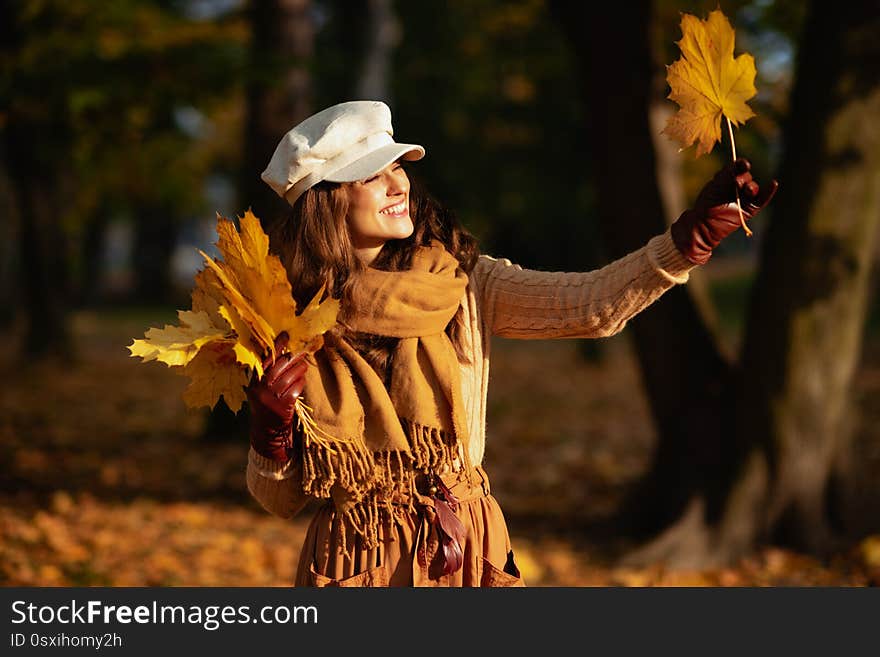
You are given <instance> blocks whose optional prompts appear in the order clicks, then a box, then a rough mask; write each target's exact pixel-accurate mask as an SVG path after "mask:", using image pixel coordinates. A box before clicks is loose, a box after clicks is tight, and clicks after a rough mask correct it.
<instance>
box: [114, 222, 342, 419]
mask: <svg viewBox="0 0 880 657" xmlns="http://www.w3.org/2000/svg"><path fill="white" fill-rule="evenodd" d="M217 234H218V235H219V236H220V238H219V240H218V242H217V248H218V249H219V250H220V252H221V254H222V255H223V260H219V259H214V258H211V257H210V256H208V255H207V254H206V253H204V252H203V251H201V250H200V251H199V253H201V254H202V256H203V257H204V258H205V262H206V267H205V269H203V270H202V271H200V272H199V273H198V274H197V275H196V285H195V289H194V290H193V291H192V309H191V310H189V311H183V310H181V311H178V318H179V319H180V324H179V326H169V325H166V326H165V328H163V329H158V328H152V329H150V330H148V331H147V332H146V334H145V338H144V339H142V340H134V342H132V344H131V345H130V346H129V351H130V352H131V355H132V356H140V357H141V358H143V360H144V362H147V361H150V360H157V361H159V362H161V363H165V364H166V365H168V366H169V367H171V368H176V369H177V371H179V372H180V373H182V374H184V375H186V376H188V377H189V378H190V379H191V384H190V386H189V387H188V388H187V389H186V392H185V393H184V395H183V398H184V401H185V402H186V403H187V405H188V406H190V407H192V408H196V407H199V406H208V407H212V406H214V404H216V403H217V401H218V400H219V398H220V397H221V396H222V397H223V399H224V401H225V402H226V405H227V406H229V408H230V410H232V411H233V412H235V411H238V409H239V408H241V405H242V403H243V402H244V400H245V394H244V386H245V385H247V382H248V381H249V379H250V377H251V375H252V374H256V376H257V377H261V376H262V375H263V365H262V360H263V358H264V357H266V356H267V355H269V356H271V357H272V358H274V357H275V355H276V354H275V339H276V338H277V337H278V335H279V334H281V333H282V332H285V333H287V336H288V342H287V346H286V349H288V350H290V351H292V352H294V353H299V352H303V351H305V352H309V353H313V352H315V351H317V350H318V349H320V348H321V346H322V345H323V338H322V335H323V333H324V332H325V331H327V330H328V329H330V328H332V327H333V325H334V324H335V323H336V315H337V313H338V312H339V302H338V301H336V300H334V299H327V300H325V301H323V302H322V301H321V297H322V296H323V293H324V290H323V289H322V290H319V291H318V293H317V294H316V295H315V297H314V299H313V300H312V301H311V303H309V304H308V305H307V306H306V307H305V308H304V309H303V311H302V312H301V313H298V312H297V307H296V301H295V300H294V298H293V291H292V289H291V287H290V282H289V281H288V279H287V273H286V271H285V269H284V266H283V265H282V264H281V261H280V260H279V259H278V256H276V255H274V254H270V253H269V238H268V237H267V236H266V234H265V233H264V232H263V229H262V227H261V225H260V221H259V219H257V217H255V216H254V214H253V213H252V212H250V211H248V212H246V213H245V215H244V216H243V217H242V218H241V231H240V232H239V230H238V229H236V227H235V224H234V223H233V222H232V221H230V220H228V219H224V218H223V217H220V216H218V219H217Z"/></svg>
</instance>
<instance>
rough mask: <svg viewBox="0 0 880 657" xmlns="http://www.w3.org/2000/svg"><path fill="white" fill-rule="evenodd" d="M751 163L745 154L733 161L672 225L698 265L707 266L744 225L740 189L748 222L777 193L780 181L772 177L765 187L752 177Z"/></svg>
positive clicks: (682, 249)
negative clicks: (723, 242) (738, 206)
mask: <svg viewBox="0 0 880 657" xmlns="http://www.w3.org/2000/svg"><path fill="white" fill-rule="evenodd" d="M751 168H752V165H751V163H750V162H749V161H748V160H747V159H746V158H744V157H740V158H737V159H736V160H734V161H733V162H729V163H728V164H727V165H726V166H725V167H724V168H723V169H721V170H720V171H718V173H716V174H715V176H714V177H713V178H712V180H710V181H709V182H708V183H706V185H705V186H704V187H703V189H702V190H700V193H699V195H698V196H697V200H696V201H694V206H693V207H692V208H691V209H689V210H685V211H684V212H683V213H682V214H681V216H680V217H679V218H678V219H676V220H675V223H673V224H672V227H671V229H670V230H671V232H672V241H673V242H675V246H676V247H677V248H678V250H679V251H680V252H681V253H682V255H684V257H685V258H687V259H688V260H690V261H691V262H692V263H694V264H696V265H704V264H706V262H708V261H709V258H710V257H711V256H712V250H713V249H714V248H715V247H716V246H718V244H719V243H720V242H721V240H723V239H724V238H725V237H727V236H728V235H730V234H731V233H733V232H734V231H735V230H736V229H737V228H739V227H740V220H739V210H737V207H736V190H737V189H739V197H740V201H741V203H742V211H743V216H744V217H745V218H746V221H748V220H749V219H751V218H752V217H754V216H755V215H756V214H758V213H759V212H760V211H761V210H762V209H763V208H764V207H765V206H766V205H767V204H768V203H769V202H770V199H772V198H773V195H774V194H776V190H777V189H778V188H779V183H778V182H777V181H775V180H771V181H770V184H769V185H767V186H765V187H764V188H763V189H761V188H760V187H759V186H758V183H757V182H755V181H754V180H752V174H751V173H749V170H750V169H751Z"/></svg>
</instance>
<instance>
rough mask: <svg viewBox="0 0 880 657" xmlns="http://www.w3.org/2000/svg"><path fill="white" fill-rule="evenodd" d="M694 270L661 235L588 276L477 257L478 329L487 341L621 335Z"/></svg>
mask: <svg viewBox="0 0 880 657" xmlns="http://www.w3.org/2000/svg"><path fill="white" fill-rule="evenodd" d="M693 267H694V265H693V264H691V263H690V262H689V261H688V260H686V259H685V258H684V257H683V256H682V255H681V253H679V251H678V249H677V248H676V247H675V244H674V243H673V242H672V237H671V235H670V233H669V231H668V230H667V231H666V232H665V233H663V234H662V235H657V236H656V237H654V238H652V239H651V240H650V241H649V242H648V243H647V244H646V245H645V246H644V247H642V248H641V249H638V250H636V251H633V252H632V253H630V254H628V255H626V256H624V257H622V258H620V259H619V260H615V261H614V262H612V263H610V264H608V265H606V266H605V267H602V268H601V269H597V270H594V271H589V272H583V273H569V272H542V271H533V270H528V269H523V268H522V267H520V266H518V265H514V264H513V263H511V262H510V261H509V260H506V259H495V258H491V257H488V256H481V257H480V260H479V262H478V264H477V266H476V267H475V268H474V272H473V278H474V279H475V281H474V282H475V289H476V290H477V294H478V299H479V306H480V312H481V313H482V315H483V316H482V318H481V324H482V326H483V328H484V330H486V331H488V332H490V333H491V334H492V335H497V336H500V337H505V338H525V339H529V338H534V339H542V338H601V337H607V336H610V335H614V334H615V333H619V332H620V331H621V330H623V328H624V326H626V323H627V322H628V321H629V320H630V318H632V317H633V316H635V315H637V314H638V313H639V312H641V311H642V310H644V309H645V308H646V307H647V306H649V305H650V304H651V303H653V302H654V301H655V300H656V299H657V298H658V297H659V296H660V295H661V294H663V293H664V292H665V291H666V290H668V289H669V288H671V287H672V286H673V285H676V284H680V283H686V282H687V280H688V277H689V271H690V270H691V269H692V268H693Z"/></svg>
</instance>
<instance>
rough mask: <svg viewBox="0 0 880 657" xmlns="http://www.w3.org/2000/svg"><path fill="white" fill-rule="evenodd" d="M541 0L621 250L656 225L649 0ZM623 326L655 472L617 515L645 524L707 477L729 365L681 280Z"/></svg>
mask: <svg viewBox="0 0 880 657" xmlns="http://www.w3.org/2000/svg"><path fill="white" fill-rule="evenodd" d="M551 8H552V10H553V11H554V13H555V15H556V17H557V18H558V19H559V21H560V24H561V25H563V26H564V27H565V28H566V30H567V33H568V36H569V40H570V42H571V44H572V46H573V48H574V51H575V52H576V53H577V55H578V61H579V63H580V70H581V74H582V82H581V91H582V97H583V98H584V105H585V106H586V107H587V108H588V117H587V119H586V121H585V123H584V125H585V129H586V132H587V135H588V137H589V143H590V150H591V153H592V154H593V156H592V157H591V158H590V160H589V162H590V174H591V177H592V179H593V180H594V181H595V188H596V203H597V206H598V210H599V216H600V220H601V226H602V233H603V237H604V241H605V244H606V249H607V250H608V252H609V256H610V257H612V258H618V257H623V256H624V255H626V254H628V253H631V252H632V251H634V250H636V249H638V248H640V247H642V246H643V245H644V244H645V242H646V241H647V240H648V239H650V238H651V237H653V236H654V235H657V234H659V233H662V232H663V231H664V230H665V228H666V225H665V222H664V208H663V205H662V203H661V199H660V194H659V190H658V184H657V176H656V161H655V154H654V146H653V141H652V137H651V130H650V123H649V117H648V110H649V107H650V106H651V102H652V99H653V97H654V95H653V93H652V91H653V80H654V68H653V65H652V57H651V46H650V32H649V29H650V26H651V20H652V12H651V3H650V1H649V0H639V1H637V2H631V3H627V4H626V5H622V4H619V5H613V6H608V7H605V8H603V10H602V11H601V12H595V11H593V9H592V8H591V7H590V6H588V5H587V4H583V3H569V2H564V1H562V0H554V1H552V2H551ZM609 53H614V56H613V57H611V56H609ZM629 326H630V329H631V331H632V336H633V340H634V344H635V348H636V352H637V354H638V357H639V362H640V364H641V369H642V378H643V381H644V384H645V388H646V392H647V396H648V399H649V402H650V405H651V410H652V413H653V416H654V419H655V423H656V428H657V433H658V436H659V443H658V450H657V453H656V456H655V460H656V462H655V476H654V477H652V478H651V479H649V480H648V481H646V482H645V486H644V488H643V489H641V490H639V491H638V492H637V494H636V495H635V496H634V500H633V505H632V510H633V511H634V513H632V514H629V513H628V514H627V515H632V516H633V517H632V519H633V520H636V521H638V522H642V521H646V520H647V521H650V522H652V523H653V524H651V525H650V526H649V527H648V531H650V530H651V529H656V528H657V527H658V526H660V524H661V523H662V522H663V521H664V520H667V521H668V520H670V519H671V517H672V515H671V514H674V513H675V511H676V510H677V509H680V508H681V505H683V504H684V503H685V501H686V500H687V499H688V497H689V495H690V494H691V492H692V491H693V490H694V489H695V488H698V489H699V488H702V487H703V486H705V484H706V483H707V482H705V481H704V476H705V473H706V472H708V471H709V467H708V466H709V465H710V464H711V463H713V462H714V459H715V458H716V454H717V450H716V449H714V447H715V446H714V445H712V443H711V441H707V440H706V435H705V433H706V431H705V427H706V424H707V423H709V422H713V421H714V418H717V417H719V416H720V415H721V414H722V412H723V409H724V406H725V404H726V399H725V397H724V392H725V390H728V389H729V386H730V383H731V370H730V366H729V364H728V363H727V362H726V361H725V359H724V358H723V356H722V354H721V353H720V352H719V350H718V347H717V344H716V339H715V336H713V335H712V333H711V332H710V331H709V330H708V328H707V326H706V324H705V322H704V321H703V319H702V318H701V316H700V313H699V312H698V308H697V306H696V305H695V304H694V301H693V299H692V297H691V296H690V294H689V292H688V290H687V288H685V287H676V288H673V289H671V290H670V291H669V292H667V293H666V294H665V295H663V297H661V298H660V299H659V300H658V301H657V302H656V303H655V304H653V305H652V306H651V307H650V308H648V309H647V310H645V311H644V312H642V313H641V314H640V315H638V316H637V317H635V318H634V319H633V320H632V321H631V322H630V324H629ZM695 382H699V384H695Z"/></svg>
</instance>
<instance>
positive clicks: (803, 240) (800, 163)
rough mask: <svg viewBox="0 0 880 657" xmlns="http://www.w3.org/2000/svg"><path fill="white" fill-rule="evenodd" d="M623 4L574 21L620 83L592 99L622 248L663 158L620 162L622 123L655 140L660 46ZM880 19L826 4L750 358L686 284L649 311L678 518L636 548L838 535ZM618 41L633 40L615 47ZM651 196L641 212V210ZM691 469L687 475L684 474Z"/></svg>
mask: <svg viewBox="0 0 880 657" xmlns="http://www.w3.org/2000/svg"><path fill="white" fill-rule="evenodd" d="M640 7H642V13H641V20H639V22H638V24H639V25H641V26H644V25H645V24H646V21H647V19H646V18H645V15H646V14H645V9H644V6H643V5H640ZM621 18H622V17H620V16H617V17H616V18H615V17H613V16H608V17H606V16H604V15H603V20H602V21H597V20H596V19H595V18H593V19H592V20H591V21H588V20H586V16H581V20H580V21H579V22H573V23H572V24H571V26H577V25H588V26H589V28H588V34H587V38H586V39H584V40H583V41H581V42H580V43H583V44H584V45H583V46H581V47H580V54H581V57H582V59H584V60H585V62H587V63H590V62H592V63H594V66H592V67H591V66H585V70H586V71H588V72H589V75H588V76H587V78H586V79H587V83H588V85H589V86H587V88H588V89H589V88H592V89H596V90H600V92H601V94H602V95H603V97H605V96H607V97H610V98H613V99H615V103H614V105H613V111H611V110H610V109H608V105H606V104H605V103H602V102H594V103H593V104H592V107H593V108H594V116H593V122H592V123H593V125H594V126H595V128H594V130H595V135H594V142H595V143H596V144H597V147H596V151H595V157H594V159H595V160H596V161H597V162H601V163H602V169H601V171H600V172H599V175H598V176H597V182H598V184H599V186H600V190H599V194H600V206H601V207H602V208H603V210H602V211H603V221H606V222H608V221H611V220H613V223H612V224H610V228H611V230H609V243H610V244H612V245H613V246H614V248H615V249H619V250H618V253H622V252H623V251H626V250H630V249H632V248H635V247H636V246H637V245H638V242H639V241H641V240H642V239H643V238H642V237H640V236H639V235H638V233H636V232H635V230H634V227H635V226H636V225H637V221H638V220H639V215H641V217H642V218H643V217H645V216H650V214H648V213H647V211H648V210H649V209H651V208H653V207H654V206H655V201H654V199H653V198H652V197H651V194H650V190H649V189H647V187H646V183H645V182H644V181H645V180H649V179H650V171H649V169H648V167H647V164H646V162H645V161H644V160H643V159H642V158H641V157H638V158H635V159H634V160H633V162H632V163H631V164H630V163H625V164H624V168H623V169H615V166H614V154H613V152H612V151H611V138H612V136H613V138H614V140H615V142H614V147H615V148H617V149H618V150H619V151H621V152H623V153H626V154H627V156H628V157H631V158H632V157H634V156H635V155H636V154H638V155H641V153H642V152H643V149H645V150H647V146H645V145H644V144H643V143H641V144H640V143H637V142H635V141H634V139H635V137H634V135H635V136H637V135H638V134H641V133H642V119H641V118H640V117H639V116H637V115H638V114H639V112H638V111H636V110H635V109H634V108H640V107H643V105H642V99H641V97H639V98H638V102H632V98H631V95H630V94H628V93H627V89H626V87H627V85H629V84H637V85H638V86H639V88H641V87H642V79H641V78H639V76H638V75H636V73H637V72H638V71H639V70H643V68H644V62H645V61H647V60H646V58H645V57H646V53H644V51H643V49H642V46H641V45H640V44H642V38H641V36H640V37H639V38H636V37H635V35H634V34H633V32H632V25H633V24H632V23H629V24H628V25H625V24H624V23H623V22H622V21H621V20H618V19H621ZM627 18H628V19H629V18H630V17H627ZM572 29H574V27H572ZM640 33H641V32H640ZM603 35H606V36H604V38H605V39H606V40H607V43H605V44H604V45H603V41H602V39H603ZM878 35H880V6H878V3H877V2H876V0H874V1H872V2H870V3H844V4H838V5H835V6H833V7H830V6H828V5H826V4H823V3H819V2H815V3H813V4H812V5H811V10H810V13H809V17H808V19H807V23H806V27H805V32H804V36H803V39H802V42H801V45H800V56H799V61H798V70H797V79H796V84H795V88H794V90H793V93H792V100H791V103H790V106H791V107H792V108H793V110H792V113H791V115H790V119H789V122H788V124H787V126H786V132H785V142H784V146H785V153H784V156H783V160H782V165H781V168H780V176H779V178H780V180H781V184H782V187H781V191H780V193H779V195H778V197H777V199H776V200H775V201H774V204H773V212H772V214H773V216H774V219H773V220H772V221H771V222H770V223H769V228H768V231H767V235H766V238H765V242H764V246H763V251H762V260H761V265H760V270H759V276H758V280H757V282H756V285H755V287H754V290H753V298H752V300H751V304H750V310H749V318H748V325H747V334H746V338H745V342H744V348H743V357H742V367H740V368H733V367H730V366H728V365H726V364H725V363H724V361H723V359H722V358H721V357H720V356H719V354H718V351H717V350H716V349H715V348H714V345H713V343H712V341H711V339H710V338H709V334H708V332H707V331H706V330H705V329H704V328H703V327H704V324H703V323H702V322H701V321H700V319H699V318H698V317H697V314H696V312H695V311H694V309H693V305H692V304H690V303H685V302H683V301H682V298H683V297H682V294H683V290H673V291H671V293H668V294H667V295H666V296H665V297H664V298H663V299H661V301H660V302H659V303H658V304H656V306H655V307H653V308H651V309H649V310H648V311H646V312H645V313H644V314H643V315H642V316H640V317H638V318H636V321H634V322H633V326H634V328H635V329H636V330H635V331H634V333H635V338H636V345H637V349H638V353H639V358H640V360H641V363H642V366H643V370H644V375H645V380H646V388H647V392H648V395H649V398H650V400H651V407H652V409H653V410H654V414H655V417H657V426H658V431H659V434H660V435H659V438H660V443H659V448H658V454H657V460H656V464H655V468H654V470H653V472H652V474H651V476H650V477H649V479H648V484H647V487H646V488H645V489H644V490H648V491H651V490H653V491H654V492H655V494H656V500H657V504H656V506H654V507H649V508H651V511H650V512H651V513H657V512H658V511H659V512H660V513H659V515H658V516H657V518H658V519H661V520H670V519H674V520H673V521H672V522H668V524H666V528H665V530H664V531H662V532H660V533H658V534H657V535H656V536H655V537H654V538H653V540H651V541H650V542H648V543H646V544H645V545H643V546H642V547H641V548H640V549H638V550H635V551H634V552H633V553H631V554H630V555H628V558H627V559H625V562H626V563H630V564H637V563H646V562H657V561H662V562H664V563H666V565H667V566H670V567H699V566H707V565H718V564H722V563H728V562H730V561H732V560H734V559H736V558H738V557H740V556H743V555H744V554H746V553H748V552H749V551H750V550H752V549H753V548H754V547H755V546H756V545H757V544H758V543H760V542H763V541H783V542H785V543H787V544H789V545H791V546H794V547H798V548H801V549H806V550H810V551H813V552H816V553H823V552H825V551H826V550H827V549H828V548H830V547H833V539H834V537H835V533H836V530H838V529H840V525H839V523H835V522H834V521H835V519H839V518H840V517H841V514H840V513H839V511H840V509H839V508H837V507H835V504H836V503H839V502H840V500H841V499H843V497H842V496H841V495H840V487H841V484H842V482H844V481H845V480H846V471H845V465H846V464H847V462H848V458H847V455H848V447H849V438H850V429H851V423H852V420H851V418H852V413H853V409H852V408H851V400H850V395H849V388H850V385H851V382H852V375H853V371H854V369H855V366H856V363H857V360H858V357H859V353H860V349H861V341H862V334H863V327H864V319H865V311H866V305H867V304H866V301H867V295H868V289H869V279H870V275H869V274H870V266H871V262H872V253H873V248H874V247H873V240H874V237H875V234H876V232H877V224H878V223H880V130H878V129H877V126H876V118H877V116H880V80H878V76H877V75H876V73H875V68H876V62H877V61H878V59H880V57H878V56H880V39H878ZM611 39H613V40H614V44H612V43H610V40H611ZM621 39H625V40H626V42H624V43H621ZM612 45H614V52H616V53H617V55H618V56H617V57H614V58H608V57H605V58H602V56H601V52H602V50H603V49H604V48H606V47H607V48H610V47H611V46H612ZM609 51H610V50H609ZM640 51H641V53H640ZM622 54H625V55H626V56H627V57H629V58H632V59H629V60H627V59H620V56H621V55H622ZM640 181H641V182H640ZM651 184H652V185H653V182H652V183H651ZM634 186H635V187H634ZM621 199H626V207H623V208H621V207H620V206H621V205H622V201H621ZM646 199H648V201H649V202H648V201H646ZM635 201H640V203H639V206H638V207H639V208H640V212H638V213H635V214H632V213H630V212H628V211H627V210H628V209H629V208H631V207H632V203H634V202H635ZM768 214H769V213H768ZM627 233H629V235H627ZM621 247H623V248H622V249H621ZM676 293H677V294H678V297H677V298H676ZM676 370H678V374H675V372H676ZM682 373H684V374H683V375H682ZM670 374H672V378H670ZM664 415H665V417H664ZM676 417H678V418H680V424H678V425H676V422H675V418H676ZM700 434H702V435H700ZM713 455H714V456H713ZM676 469H678V471H679V472H680V473H681V475H682V483H681V484H680V485H679V486H677V487H674V488H673V489H672V490H671V491H670V490H666V489H665V486H667V485H669V484H670V483H671V480H670V479H669V477H668V473H671V472H675V471H676ZM696 469H699V471H698V472H697V473H695V470H696ZM664 472H665V473H667V475H664ZM652 484H653V486H652ZM673 485H674V484H673ZM641 499H644V498H641ZM658 507H659V508H658Z"/></svg>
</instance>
